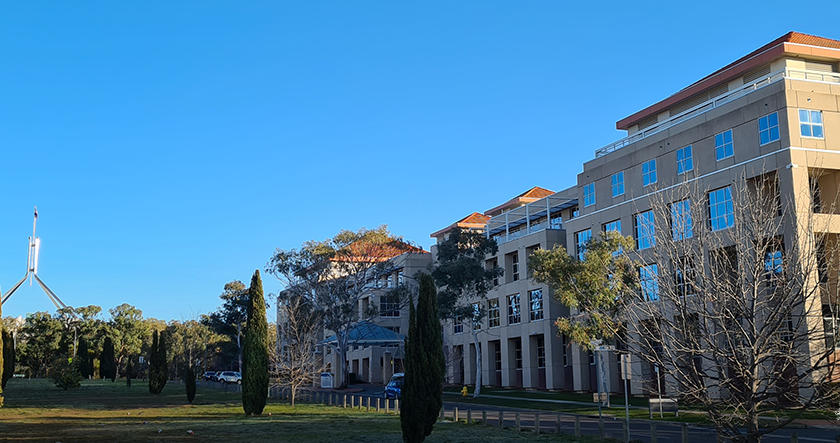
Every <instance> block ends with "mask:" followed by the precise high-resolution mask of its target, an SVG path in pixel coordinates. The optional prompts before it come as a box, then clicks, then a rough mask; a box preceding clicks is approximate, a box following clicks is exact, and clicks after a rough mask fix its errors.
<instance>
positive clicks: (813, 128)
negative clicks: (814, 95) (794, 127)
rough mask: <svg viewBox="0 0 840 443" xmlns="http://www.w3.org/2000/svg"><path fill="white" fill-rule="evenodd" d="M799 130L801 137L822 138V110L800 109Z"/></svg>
mask: <svg viewBox="0 0 840 443" xmlns="http://www.w3.org/2000/svg"><path fill="white" fill-rule="evenodd" d="M799 132H800V133H801V134H802V136H803V137H813V138H823V120H822V111H811V110H808V109H800V110H799Z"/></svg>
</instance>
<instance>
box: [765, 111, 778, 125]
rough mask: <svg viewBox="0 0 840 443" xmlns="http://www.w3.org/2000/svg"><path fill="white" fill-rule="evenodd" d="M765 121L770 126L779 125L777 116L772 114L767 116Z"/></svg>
mask: <svg viewBox="0 0 840 443" xmlns="http://www.w3.org/2000/svg"><path fill="white" fill-rule="evenodd" d="M767 120H768V122H769V123H770V126H778V125H779V114H777V113H775V112H774V113H772V114H770V115H768V116H767Z"/></svg>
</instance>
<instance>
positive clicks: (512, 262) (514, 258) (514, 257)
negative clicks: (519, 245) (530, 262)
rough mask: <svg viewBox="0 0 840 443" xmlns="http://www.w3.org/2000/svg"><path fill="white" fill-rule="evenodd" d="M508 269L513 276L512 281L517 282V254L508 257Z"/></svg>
mask: <svg viewBox="0 0 840 443" xmlns="http://www.w3.org/2000/svg"><path fill="white" fill-rule="evenodd" d="M510 269H511V271H512V272H511V275H512V276H513V281H518V280H519V253H518V252H514V253H513V254H511V256H510Z"/></svg>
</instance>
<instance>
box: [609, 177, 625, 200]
mask: <svg viewBox="0 0 840 443" xmlns="http://www.w3.org/2000/svg"><path fill="white" fill-rule="evenodd" d="M619 195H624V171H621V172H619V173H617V174H613V176H612V196H613V197H618V196H619Z"/></svg>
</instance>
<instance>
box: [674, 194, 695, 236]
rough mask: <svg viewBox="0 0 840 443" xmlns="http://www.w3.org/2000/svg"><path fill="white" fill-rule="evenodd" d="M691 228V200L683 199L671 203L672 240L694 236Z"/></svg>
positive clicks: (692, 225)
mask: <svg viewBox="0 0 840 443" xmlns="http://www.w3.org/2000/svg"><path fill="white" fill-rule="evenodd" d="M693 227H694V223H693V221H692V220H691V200H689V199H685V200H680V201H678V202H675V203H671V234H672V235H673V237H674V240H684V239H686V238H691V237H692V236H694V231H693Z"/></svg>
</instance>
